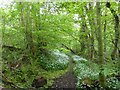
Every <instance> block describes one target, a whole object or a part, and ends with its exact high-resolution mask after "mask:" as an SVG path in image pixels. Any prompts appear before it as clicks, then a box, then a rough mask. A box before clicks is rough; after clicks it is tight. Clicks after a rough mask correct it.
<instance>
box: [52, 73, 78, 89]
mask: <svg viewBox="0 0 120 90" xmlns="http://www.w3.org/2000/svg"><path fill="white" fill-rule="evenodd" d="M76 83H77V79H76V77H75V75H74V73H73V72H67V73H66V74H64V75H62V76H61V77H59V78H57V79H55V82H54V83H53V85H52V87H51V89H53V88H54V89H57V90H58V89H60V90H61V89H65V88H66V89H71V90H76Z"/></svg>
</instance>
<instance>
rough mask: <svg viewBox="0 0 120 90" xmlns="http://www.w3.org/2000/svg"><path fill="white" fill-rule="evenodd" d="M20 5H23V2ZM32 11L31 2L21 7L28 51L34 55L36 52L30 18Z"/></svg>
mask: <svg viewBox="0 0 120 90" xmlns="http://www.w3.org/2000/svg"><path fill="white" fill-rule="evenodd" d="M20 5H22V3H21V2H20ZM25 7H26V8H25ZM30 12H31V11H30V5H29V4H27V5H26V6H23V7H21V25H22V27H24V32H25V41H26V51H27V52H29V53H30V54H31V55H33V54H34V53H35V50H33V49H34V45H33V39H32V20H31V18H30V14H31V13H30ZM26 51H25V52H26ZM27 52H26V53H27Z"/></svg>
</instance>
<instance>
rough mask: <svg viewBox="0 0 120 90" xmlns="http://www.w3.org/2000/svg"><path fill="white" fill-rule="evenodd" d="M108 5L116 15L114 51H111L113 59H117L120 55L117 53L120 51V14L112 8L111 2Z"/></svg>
mask: <svg viewBox="0 0 120 90" xmlns="http://www.w3.org/2000/svg"><path fill="white" fill-rule="evenodd" d="M119 5H120V4H119ZM106 7H107V8H109V9H110V11H111V13H112V14H113V16H114V20H115V25H114V29H115V39H114V48H113V51H112V53H111V59H112V60H115V59H116V58H117V57H119V55H117V52H119V49H118V44H119V39H120V31H119V22H120V20H119V16H118V15H117V13H116V11H115V10H114V9H113V8H111V4H110V2H107V3H106Z"/></svg>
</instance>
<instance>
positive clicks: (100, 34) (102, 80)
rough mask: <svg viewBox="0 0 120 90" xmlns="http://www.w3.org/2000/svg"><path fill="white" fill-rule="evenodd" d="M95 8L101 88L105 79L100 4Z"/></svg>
mask: <svg viewBox="0 0 120 90" xmlns="http://www.w3.org/2000/svg"><path fill="white" fill-rule="evenodd" d="M96 7H97V30H98V31H97V32H98V60H99V64H100V72H99V82H100V85H101V87H105V77H104V72H103V71H104V69H103V68H102V66H103V64H104V59H103V40H102V29H101V7H100V2H97V3H96Z"/></svg>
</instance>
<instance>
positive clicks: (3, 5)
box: [0, 0, 13, 8]
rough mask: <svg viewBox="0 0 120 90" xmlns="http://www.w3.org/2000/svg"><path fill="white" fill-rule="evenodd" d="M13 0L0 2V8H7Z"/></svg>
mask: <svg viewBox="0 0 120 90" xmlns="http://www.w3.org/2000/svg"><path fill="white" fill-rule="evenodd" d="M11 2H13V0H0V8H7V6H9V5H10V4H11Z"/></svg>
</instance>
